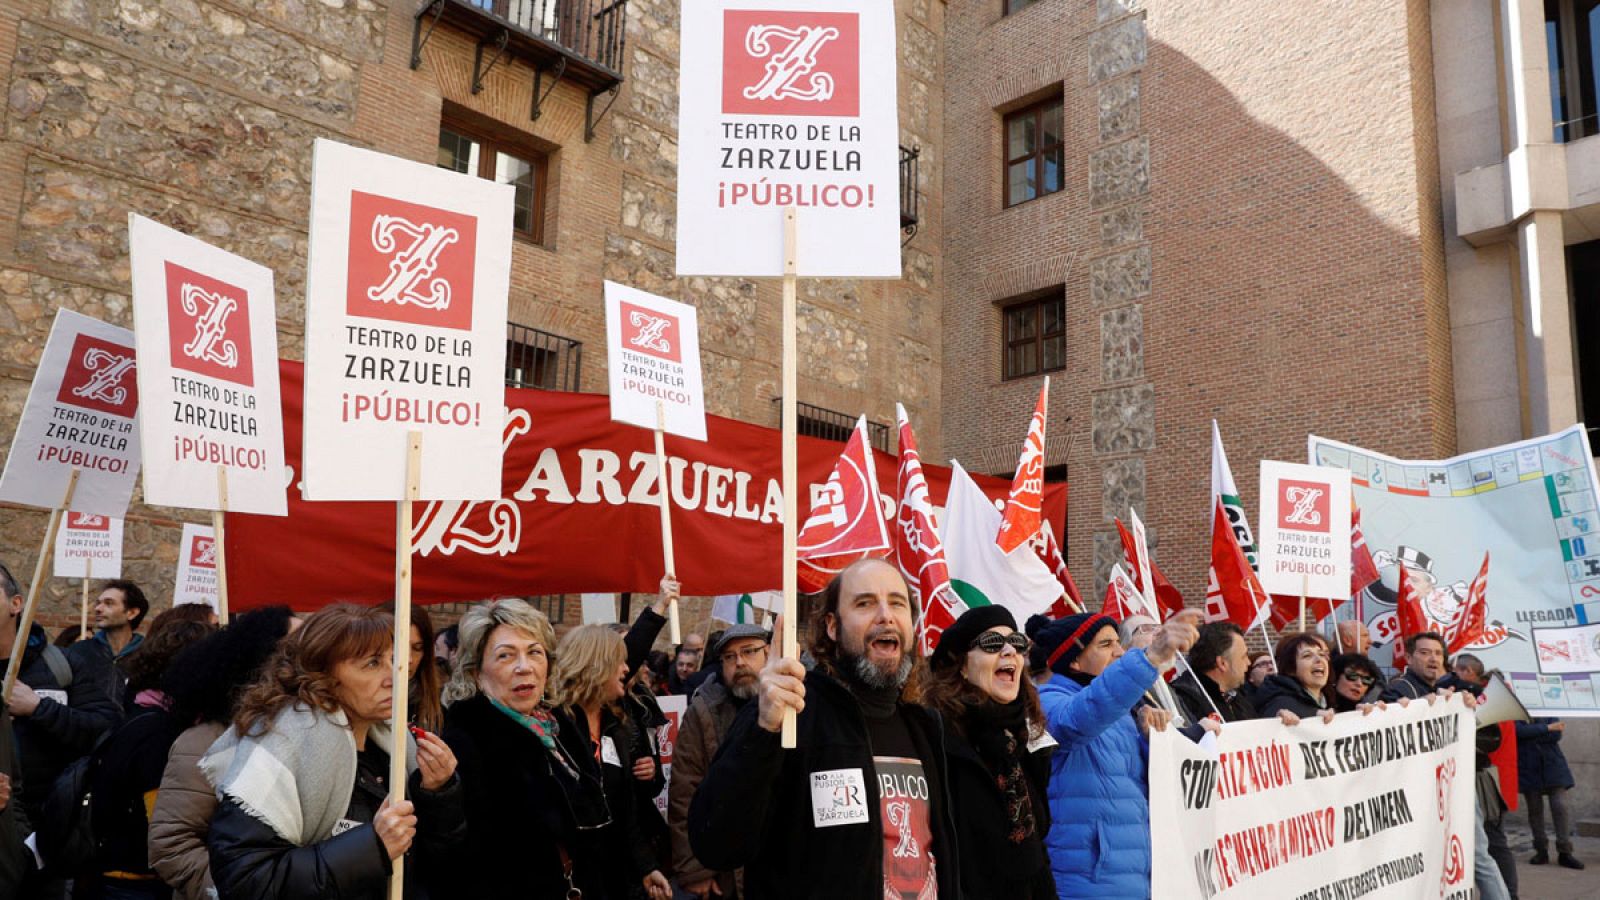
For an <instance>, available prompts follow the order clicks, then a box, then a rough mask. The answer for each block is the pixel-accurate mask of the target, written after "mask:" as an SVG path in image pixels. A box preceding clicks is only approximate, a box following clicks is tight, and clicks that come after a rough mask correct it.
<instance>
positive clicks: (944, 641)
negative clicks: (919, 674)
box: [928, 604, 1017, 669]
mask: <svg viewBox="0 0 1600 900" xmlns="http://www.w3.org/2000/svg"><path fill="white" fill-rule="evenodd" d="M1000 625H1004V626H1006V627H1007V628H1010V629H1011V630H1012V631H1016V630H1017V620H1016V617H1014V616H1012V615H1011V610H1009V609H1006V608H1005V607H1004V606H1000V605H998V604H995V605H991V606H974V607H972V608H971V609H968V610H967V611H966V612H964V613H962V614H961V618H959V619H956V622H955V624H954V625H951V626H950V627H949V628H946V629H945V630H944V633H943V634H941V635H939V644H938V646H936V647H934V648H933V655H932V656H930V657H929V658H928V665H929V666H931V667H933V668H935V669H938V668H941V667H942V666H945V665H950V664H952V663H953V662H955V661H956V660H959V659H960V658H961V657H962V656H963V655H964V654H965V653H966V652H967V650H968V649H969V648H971V647H972V642H973V641H975V640H977V639H978V635H980V634H983V633H984V632H985V631H988V630H989V629H991V628H995V627H998V626H1000Z"/></svg>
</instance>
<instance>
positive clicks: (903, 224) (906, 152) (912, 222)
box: [900, 146, 922, 243]
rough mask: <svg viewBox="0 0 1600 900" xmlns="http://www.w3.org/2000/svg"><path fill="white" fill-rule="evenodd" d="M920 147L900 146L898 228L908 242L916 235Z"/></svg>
mask: <svg viewBox="0 0 1600 900" xmlns="http://www.w3.org/2000/svg"><path fill="white" fill-rule="evenodd" d="M921 157H922V148H921V147H904V146H902V147H901V148H900V230H901V231H904V232H905V233H906V242H907V243H909V242H910V240H911V239H912V238H913V237H916V235H917V165H918V160H919V159H921Z"/></svg>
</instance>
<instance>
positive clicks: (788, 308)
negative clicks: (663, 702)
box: [783, 206, 800, 749]
mask: <svg viewBox="0 0 1600 900" xmlns="http://www.w3.org/2000/svg"><path fill="white" fill-rule="evenodd" d="M795 249H796V240H795V208H794V207H792V206H791V207H789V208H788V209H785V210H784V211H783V656H784V658H785V659H799V657H800V648H799V647H798V646H797V641H796V639H795V617H796V615H798V613H799V610H798V602H797V601H798V597H797V596H796V593H797V590H798V587H799V583H798V572H797V571H796V569H795V546H796V544H797V537H798V534H799V531H798V525H799V523H798V522H796V521H795V516H796V515H797V513H796V512H795V506H796V500H797V499H798V498H797V497H796V496H795V492H796V491H798V490H799V485H798V484H797V482H798V480H799V479H798V477H797V475H796V460H795V456H796V447H795V434H796V432H797V428H796V424H797V413H796V406H795V401H796V398H795V393H796V392H797V390H798V387H797V386H796V382H797V381H798V378H797V377H796V375H795V278H796V276H797V274H798V271H799V270H798V269H797V268H796V265H795ZM794 746H795V714H794V710H793V709H792V708H791V709H787V710H784V713H783V747H784V748H785V749H792V748H793V747H794Z"/></svg>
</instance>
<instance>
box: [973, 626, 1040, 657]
mask: <svg viewBox="0 0 1600 900" xmlns="http://www.w3.org/2000/svg"><path fill="white" fill-rule="evenodd" d="M1008 644H1009V645H1010V646H1011V647H1012V648H1013V649H1015V650H1016V651H1017V652H1018V653H1027V652H1028V648H1029V647H1032V646H1033V641H1030V640H1028V636H1027V635H1025V634H1023V633H1022V632H1020V631H1013V632H1011V633H1010V634H1001V633H1000V632H998V631H985V632H984V633H983V634H980V635H978V639H977V640H975V641H973V642H972V646H974V647H976V648H978V649H979V650H982V651H983V652H985V653H999V652H1000V651H1002V650H1004V649H1005V648H1006V645H1008Z"/></svg>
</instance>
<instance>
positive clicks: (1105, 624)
mask: <svg viewBox="0 0 1600 900" xmlns="http://www.w3.org/2000/svg"><path fill="white" fill-rule="evenodd" d="M1116 627H1117V620H1116V619H1113V618H1111V617H1110V616H1108V615H1105V614H1103V613H1074V614H1072V615H1070V616H1064V617H1062V618H1060V619H1055V620H1050V619H1046V618H1045V617H1044V616H1034V617H1033V618H1031V619H1029V620H1028V637H1031V638H1033V652H1034V653H1036V654H1039V655H1040V656H1041V657H1042V659H1039V660H1038V663H1040V664H1042V665H1044V666H1048V667H1049V668H1050V670H1051V671H1052V672H1059V673H1061V674H1063V675H1065V674H1067V672H1068V671H1069V670H1068V668H1067V667H1068V666H1070V665H1072V661H1073V660H1075V659H1077V658H1078V655H1079V654H1080V653H1082V652H1083V650H1084V648H1085V647H1088V646H1089V642H1090V641H1091V640H1093V639H1094V636H1095V635H1096V634H1097V633H1099V631H1100V629H1102V628H1111V629H1113V630H1115V629H1116ZM1030 661H1032V660H1031V657H1030ZM1035 668H1038V666H1037V665H1036V666H1035Z"/></svg>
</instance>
